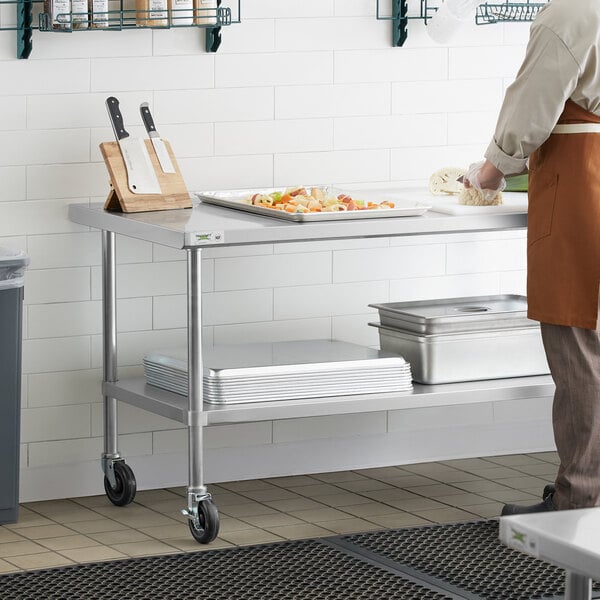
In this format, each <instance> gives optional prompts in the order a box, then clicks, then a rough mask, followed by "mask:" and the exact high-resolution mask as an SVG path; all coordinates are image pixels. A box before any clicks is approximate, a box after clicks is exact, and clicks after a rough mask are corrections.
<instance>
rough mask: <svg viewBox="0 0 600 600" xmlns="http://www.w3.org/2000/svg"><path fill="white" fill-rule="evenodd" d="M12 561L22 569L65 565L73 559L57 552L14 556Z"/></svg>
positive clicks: (71, 562) (70, 563)
mask: <svg viewBox="0 0 600 600" xmlns="http://www.w3.org/2000/svg"><path fill="white" fill-rule="evenodd" d="M10 562H12V563H13V564H14V565H15V566H17V567H19V568H20V569H48V568H50V567H64V566H65V565H72V564H73V561H72V560H69V559H68V558H65V557H64V556H61V555H60V554H57V553H56V552H42V553H40V554H25V555H23V556H12V557H11V558H10Z"/></svg>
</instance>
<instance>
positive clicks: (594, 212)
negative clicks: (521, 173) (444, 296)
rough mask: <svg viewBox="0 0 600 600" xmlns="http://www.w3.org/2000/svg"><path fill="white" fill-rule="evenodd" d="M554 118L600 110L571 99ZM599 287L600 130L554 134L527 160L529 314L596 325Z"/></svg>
mask: <svg viewBox="0 0 600 600" xmlns="http://www.w3.org/2000/svg"><path fill="white" fill-rule="evenodd" d="M558 123H559V127H558V129H560V126H561V124H572V123H588V124H595V123H600V116H596V115H594V114H593V113H591V112H589V111H587V110H585V109H583V108H581V107H580V106H578V105H577V104H575V103H574V102H572V101H571V100H568V101H567V103H566V104H565V108H564V111H563V113H562V115H561V117H560V119H559V121H558ZM563 127H564V125H563ZM591 127H592V128H593V127H594V125H591ZM583 129H585V127H584V128H583ZM599 286H600V132H583V133H553V134H552V135H550V137H549V138H548V139H547V140H546V141H545V142H544V143H543V144H542V146H541V147H540V148H539V149H538V150H536V151H535V152H534V153H533V154H532V155H531V156H530V158H529V216H528V227H527V302H528V306H529V313H528V316H529V318H531V319H534V320H536V321H541V322H542V323H552V324H555V325H568V326H571V327H582V328H584V329H596V328H597V325H598V323H597V321H598V293H599Z"/></svg>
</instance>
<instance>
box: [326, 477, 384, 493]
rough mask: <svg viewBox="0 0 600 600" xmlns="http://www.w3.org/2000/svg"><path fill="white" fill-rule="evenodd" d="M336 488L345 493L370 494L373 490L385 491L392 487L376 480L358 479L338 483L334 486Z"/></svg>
mask: <svg viewBox="0 0 600 600" xmlns="http://www.w3.org/2000/svg"><path fill="white" fill-rule="evenodd" d="M335 485H336V486H337V487H339V488H342V489H343V490H346V491H347V492H358V493H360V492H372V491H375V490H387V489H390V488H392V487H394V486H393V485H391V484H390V483H386V482H385V481H379V480H378V479H368V478H367V477H365V478H364V479H358V480H356V481H340V482H339V483H336V484H335Z"/></svg>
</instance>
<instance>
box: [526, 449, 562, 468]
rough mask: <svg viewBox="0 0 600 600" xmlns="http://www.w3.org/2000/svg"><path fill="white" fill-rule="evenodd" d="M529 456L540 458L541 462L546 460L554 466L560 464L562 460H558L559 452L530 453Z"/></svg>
mask: <svg viewBox="0 0 600 600" xmlns="http://www.w3.org/2000/svg"><path fill="white" fill-rule="evenodd" d="M527 456H531V457H533V458H538V459H539V460H545V461H546V462H551V463H554V464H557V465H558V464H560V458H558V453H557V452H530V453H529V454H528V455H527Z"/></svg>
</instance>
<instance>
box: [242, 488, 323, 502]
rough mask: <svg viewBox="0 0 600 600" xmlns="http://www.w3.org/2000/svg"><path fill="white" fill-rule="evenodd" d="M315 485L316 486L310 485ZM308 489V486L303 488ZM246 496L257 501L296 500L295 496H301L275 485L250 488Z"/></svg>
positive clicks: (245, 493)
mask: <svg viewBox="0 0 600 600" xmlns="http://www.w3.org/2000/svg"><path fill="white" fill-rule="evenodd" d="M309 487H314V486H309ZM303 489H307V488H303ZM243 494H244V496H246V498H250V499H251V500H256V502H273V501H275V500H294V499H295V498H299V497H300V496H298V494H296V493H294V492H291V491H289V490H284V489H283V488H280V487H274V488H273V489H269V490H250V491H248V492H243Z"/></svg>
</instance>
